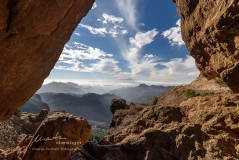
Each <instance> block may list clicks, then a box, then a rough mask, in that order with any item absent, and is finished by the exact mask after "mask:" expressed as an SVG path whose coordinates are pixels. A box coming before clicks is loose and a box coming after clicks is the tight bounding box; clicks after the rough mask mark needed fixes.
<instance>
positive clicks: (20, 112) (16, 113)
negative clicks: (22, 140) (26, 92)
mask: <svg viewBox="0 0 239 160" xmlns="http://www.w3.org/2000/svg"><path fill="white" fill-rule="evenodd" d="M14 115H15V116H17V117H21V115H22V111H21V110H20V109H17V110H15V111H14Z"/></svg>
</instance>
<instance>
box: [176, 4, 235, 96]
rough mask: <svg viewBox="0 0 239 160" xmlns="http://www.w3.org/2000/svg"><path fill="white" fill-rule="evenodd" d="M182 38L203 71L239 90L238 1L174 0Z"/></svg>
mask: <svg viewBox="0 0 239 160" xmlns="http://www.w3.org/2000/svg"><path fill="white" fill-rule="evenodd" d="M173 1H174V2H175V3H176V6H177V10H178V13H179V15H180V17H181V20H182V24H181V30H182V38H183V40H184V42H185V44H186V46H187V48H188V50H189V52H190V54H191V55H192V56H193V58H194V59H195V60H196V66H197V68H198V69H199V70H200V71H201V73H202V74H203V75H204V76H205V77H207V78H208V79H213V78H215V77H219V76H220V77H222V78H223V80H224V81H225V82H226V83H227V85H228V86H229V87H230V89H231V90H232V91H234V92H239V85H238V79H239V74H238V73H239V12H238V10H239V4H238V1H236V0H230V1H215V0H187V1H185V0H173Z"/></svg>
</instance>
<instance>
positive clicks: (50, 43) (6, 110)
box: [0, 0, 94, 121]
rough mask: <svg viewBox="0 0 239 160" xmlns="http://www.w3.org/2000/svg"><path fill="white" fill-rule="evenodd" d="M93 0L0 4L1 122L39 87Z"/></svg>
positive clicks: (20, 0)
mask: <svg viewBox="0 0 239 160" xmlns="http://www.w3.org/2000/svg"><path fill="white" fill-rule="evenodd" d="M93 2H94V0H64V1H62V0H54V1H53V0H41V1H32V0H15V1H13V0H3V1H1V3H0V51H1V52H0V70H1V72H0V95H1V96H0V110H1V112H0V121H3V120H6V119H8V118H9V117H10V116H11V114H12V113H13V112H14V110H16V109H17V108H18V107H20V106H21V105H22V104H24V103H25V102H26V101H27V100H28V99H29V98H30V97H31V96H32V95H33V94H34V93H35V92H36V91H37V89H39V88H40V86H41V85H42V83H43V80H44V79H45V78H46V77H47V76H48V75H49V73H50V71H51V69H52V68H53V67H54V65H55V63H56V62H57V60H58V58H59V56H60V54H61V52H62V49H63V47H64V45H65V44H66V42H67V41H68V40H69V38H70V36H71V34H72V32H73V31H74V29H75V28H76V26H77V25H78V23H79V22H80V21H81V19H82V18H83V17H84V16H85V15H86V14H87V12H88V11H89V10H90V8H91V6H92V4H93Z"/></svg>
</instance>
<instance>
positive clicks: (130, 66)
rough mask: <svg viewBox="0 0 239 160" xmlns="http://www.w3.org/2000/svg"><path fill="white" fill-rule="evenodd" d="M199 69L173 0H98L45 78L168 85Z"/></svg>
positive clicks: (188, 78) (184, 80)
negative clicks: (183, 34) (181, 28)
mask: <svg viewBox="0 0 239 160" xmlns="http://www.w3.org/2000/svg"><path fill="white" fill-rule="evenodd" d="M198 75H199V72H198V70H197V69H196V67H195V62H194V59H193V58H192V57H191V56H190V55H189V53H188V51H187V49H186V47H185V45H184V42H183V41H182V38H181V31H180V17H179V16H178V13H177V11H176V8H175V5H174V4H173V2H172V1H158V0H151V1H145V0H100V1H99V0H98V1H97V0H96V2H95V3H94V5H93V7H92V9H91V10H90V11H89V13H88V14H87V16H86V17H84V18H83V19H82V21H81V23H80V24H79V25H78V27H77V28H76V30H75V32H74V33H73V34H72V36H71V39H70V40H69V42H68V43H67V44H66V45H65V47H64V49H63V52H62V54H61V57H60V59H59V60H58V62H57V63H56V65H55V67H54V69H53V70H52V72H51V74H50V75H49V77H48V78H47V79H46V80H45V83H46V82H51V81H62V82H66V81H72V82H76V83H81V82H82V83H96V84H104V83H105V84H115V85H116V84H128V85H137V84H139V83H145V84H156V85H159V84H164V85H168V84H187V83H190V82H191V81H192V80H194V79H195V78H196V77H197V76H198Z"/></svg>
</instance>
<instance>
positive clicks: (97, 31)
mask: <svg viewBox="0 0 239 160" xmlns="http://www.w3.org/2000/svg"><path fill="white" fill-rule="evenodd" d="M78 26H79V27H82V28H85V29H87V30H89V31H90V33H91V34H99V35H101V36H103V37H104V36H105V34H107V31H106V28H94V27H91V26H89V25H84V24H79V25H78Z"/></svg>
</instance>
